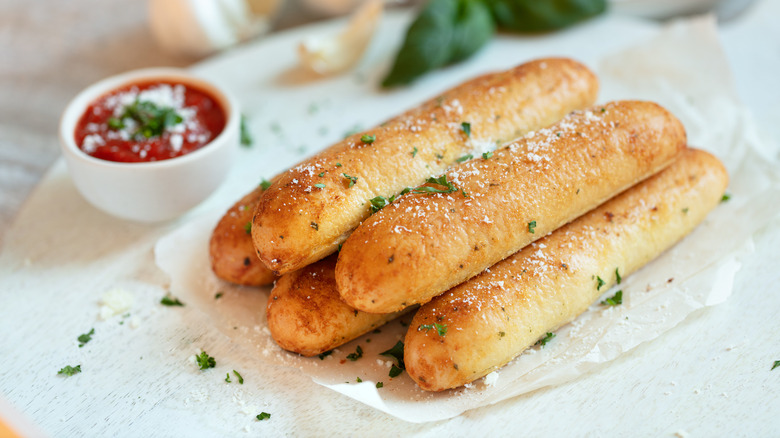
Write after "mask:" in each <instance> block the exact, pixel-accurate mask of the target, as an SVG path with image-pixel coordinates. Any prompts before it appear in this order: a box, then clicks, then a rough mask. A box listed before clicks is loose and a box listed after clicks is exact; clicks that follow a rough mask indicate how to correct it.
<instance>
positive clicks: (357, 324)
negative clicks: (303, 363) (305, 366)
mask: <svg viewBox="0 0 780 438" xmlns="http://www.w3.org/2000/svg"><path fill="white" fill-rule="evenodd" d="M335 268H336V255H332V256H330V257H327V258H325V259H322V260H320V261H319V262H316V263H313V264H311V265H308V266H306V267H305V268H303V269H300V270H298V271H295V272H291V273H289V274H285V275H283V276H282V277H281V278H279V280H278V281H277V282H276V285H275V286H274V289H273V291H271V297H270V298H269V299H268V306H267V307H266V314H267V316H268V328H269V329H270V330H271V336H272V337H273V338H274V340H275V341H276V343H277V344H279V346H280V347H282V348H284V349H285V350H289V351H292V352H295V353H299V354H302V355H304V356H314V355H316V354H320V353H323V352H325V351H328V350H331V349H333V348H336V347H338V346H339V345H342V344H345V343H347V342H349V341H351V340H353V339H355V338H357V337H358V336H360V335H363V334H365V333H368V332H369V331H371V330H373V329H375V328H376V327H379V326H380V325H382V324H384V323H386V322H388V321H390V320H392V319H394V318H396V317H398V316H400V315H401V314H403V313H404V312H405V311H402V312H396V313H391V314H386V315H383V314H377V313H365V312H360V311H357V310H355V309H353V308H351V307H349V306H347V305H346V304H344V302H343V301H341V297H339V292H338V290H337V289H336V279H335V278H334V276H333V272H334V270H335Z"/></svg>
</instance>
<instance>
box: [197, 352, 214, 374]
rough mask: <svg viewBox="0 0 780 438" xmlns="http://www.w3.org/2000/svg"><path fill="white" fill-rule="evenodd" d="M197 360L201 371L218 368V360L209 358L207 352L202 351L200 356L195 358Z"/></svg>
mask: <svg viewBox="0 0 780 438" xmlns="http://www.w3.org/2000/svg"><path fill="white" fill-rule="evenodd" d="M195 360H196V361H197V362H198V367H200V369H201V371H203V370H206V369H209V368H214V367H215V366H217V360H216V359H214V358H213V357H211V356H209V354H208V353H206V352H205V351H201V352H200V354H199V355H197V356H195Z"/></svg>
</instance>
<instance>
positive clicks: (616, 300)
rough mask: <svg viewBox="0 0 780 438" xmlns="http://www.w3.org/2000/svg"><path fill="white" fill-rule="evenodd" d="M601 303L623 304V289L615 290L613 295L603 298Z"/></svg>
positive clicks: (605, 304) (606, 304)
mask: <svg viewBox="0 0 780 438" xmlns="http://www.w3.org/2000/svg"><path fill="white" fill-rule="evenodd" d="M601 304H602V305H604V306H618V305H620V304H623V291H622V290H619V291H617V292H615V295H612V296H611V297H609V298H607V299H606V300H603V301H602V302H601Z"/></svg>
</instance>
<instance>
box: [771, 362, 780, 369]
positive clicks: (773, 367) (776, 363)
mask: <svg viewBox="0 0 780 438" xmlns="http://www.w3.org/2000/svg"><path fill="white" fill-rule="evenodd" d="M777 367H780V360H776V361H775V364H774V365H772V369H771V370H769V371H772V370H773V369H775V368H777Z"/></svg>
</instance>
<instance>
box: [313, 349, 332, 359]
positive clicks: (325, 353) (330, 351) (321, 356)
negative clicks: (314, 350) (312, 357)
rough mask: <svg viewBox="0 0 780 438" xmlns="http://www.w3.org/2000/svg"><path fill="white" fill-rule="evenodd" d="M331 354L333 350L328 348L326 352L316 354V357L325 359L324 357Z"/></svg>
mask: <svg viewBox="0 0 780 438" xmlns="http://www.w3.org/2000/svg"><path fill="white" fill-rule="evenodd" d="M331 354H333V350H328V351H326V352H323V353H320V354H318V355H317V357H319V358H320V360H325V358H326V357H328V356H330V355H331Z"/></svg>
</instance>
